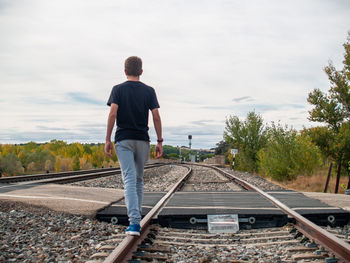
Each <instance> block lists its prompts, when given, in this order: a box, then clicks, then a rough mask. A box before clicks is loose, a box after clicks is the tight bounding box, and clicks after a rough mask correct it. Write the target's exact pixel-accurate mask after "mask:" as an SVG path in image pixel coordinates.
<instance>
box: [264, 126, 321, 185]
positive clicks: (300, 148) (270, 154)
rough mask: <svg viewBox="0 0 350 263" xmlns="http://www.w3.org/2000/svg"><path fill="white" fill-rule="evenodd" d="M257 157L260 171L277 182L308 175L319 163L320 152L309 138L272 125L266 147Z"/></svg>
mask: <svg viewBox="0 0 350 263" xmlns="http://www.w3.org/2000/svg"><path fill="white" fill-rule="evenodd" d="M258 157H259V167H260V169H261V171H262V172H263V173H264V174H265V175H267V176H270V177H272V178H274V179H275V180H279V181H283V180H290V179H294V178H296V177H297V176H298V175H300V174H307V175H310V174H311V173H312V172H313V170H314V169H315V168H317V167H318V165H319V164H320V162H321V152H320V150H319V149H318V147H317V146H316V145H315V144H313V143H312V141H311V139H310V137H308V136H301V135H297V132H296V130H293V129H289V128H288V127H287V126H286V127H282V126H281V125H275V124H274V123H273V124H272V127H271V128H269V139H268V142H267V144H266V147H265V148H263V149H261V150H260V151H259V153H258Z"/></svg>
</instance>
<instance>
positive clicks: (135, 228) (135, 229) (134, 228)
mask: <svg viewBox="0 0 350 263" xmlns="http://www.w3.org/2000/svg"><path fill="white" fill-rule="evenodd" d="M125 231H126V233H127V234H128V235H132V236H139V235H140V231H141V226H140V224H132V225H131V224H130V225H129V227H128V228H127V229H126V230H125Z"/></svg>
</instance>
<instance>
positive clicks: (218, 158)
mask: <svg viewBox="0 0 350 263" xmlns="http://www.w3.org/2000/svg"><path fill="white" fill-rule="evenodd" d="M203 163H205V164H214V165H225V156H224V155H215V156H213V157H212V158H208V159H205V160H204V161H203Z"/></svg>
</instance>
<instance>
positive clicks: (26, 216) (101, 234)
mask: <svg viewBox="0 0 350 263" xmlns="http://www.w3.org/2000/svg"><path fill="white" fill-rule="evenodd" d="M124 228H125V227H123V226H115V225H112V224H107V223H104V222H99V221H97V220H95V219H92V218H88V217H83V216H76V215H70V214H64V213H59V212H54V211H51V210H48V209H46V208H42V207H36V206H30V205H25V204H22V203H19V202H12V201H11V202H10V201H1V208H0V236H1V239H0V262H62V263H63V262H85V261H87V260H88V259H89V257H90V256H91V255H93V254H94V253H96V252H97V251H98V248H99V247H101V246H102V245H104V241H105V240H108V239H110V238H111V235H112V234H116V233H123V232H124Z"/></svg>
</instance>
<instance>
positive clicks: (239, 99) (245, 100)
mask: <svg viewBox="0 0 350 263" xmlns="http://www.w3.org/2000/svg"><path fill="white" fill-rule="evenodd" d="M253 100H254V99H253V98H252V97H250V96H243V97H238V98H233V99H232V101H234V102H249V101H253Z"/></svg>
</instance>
